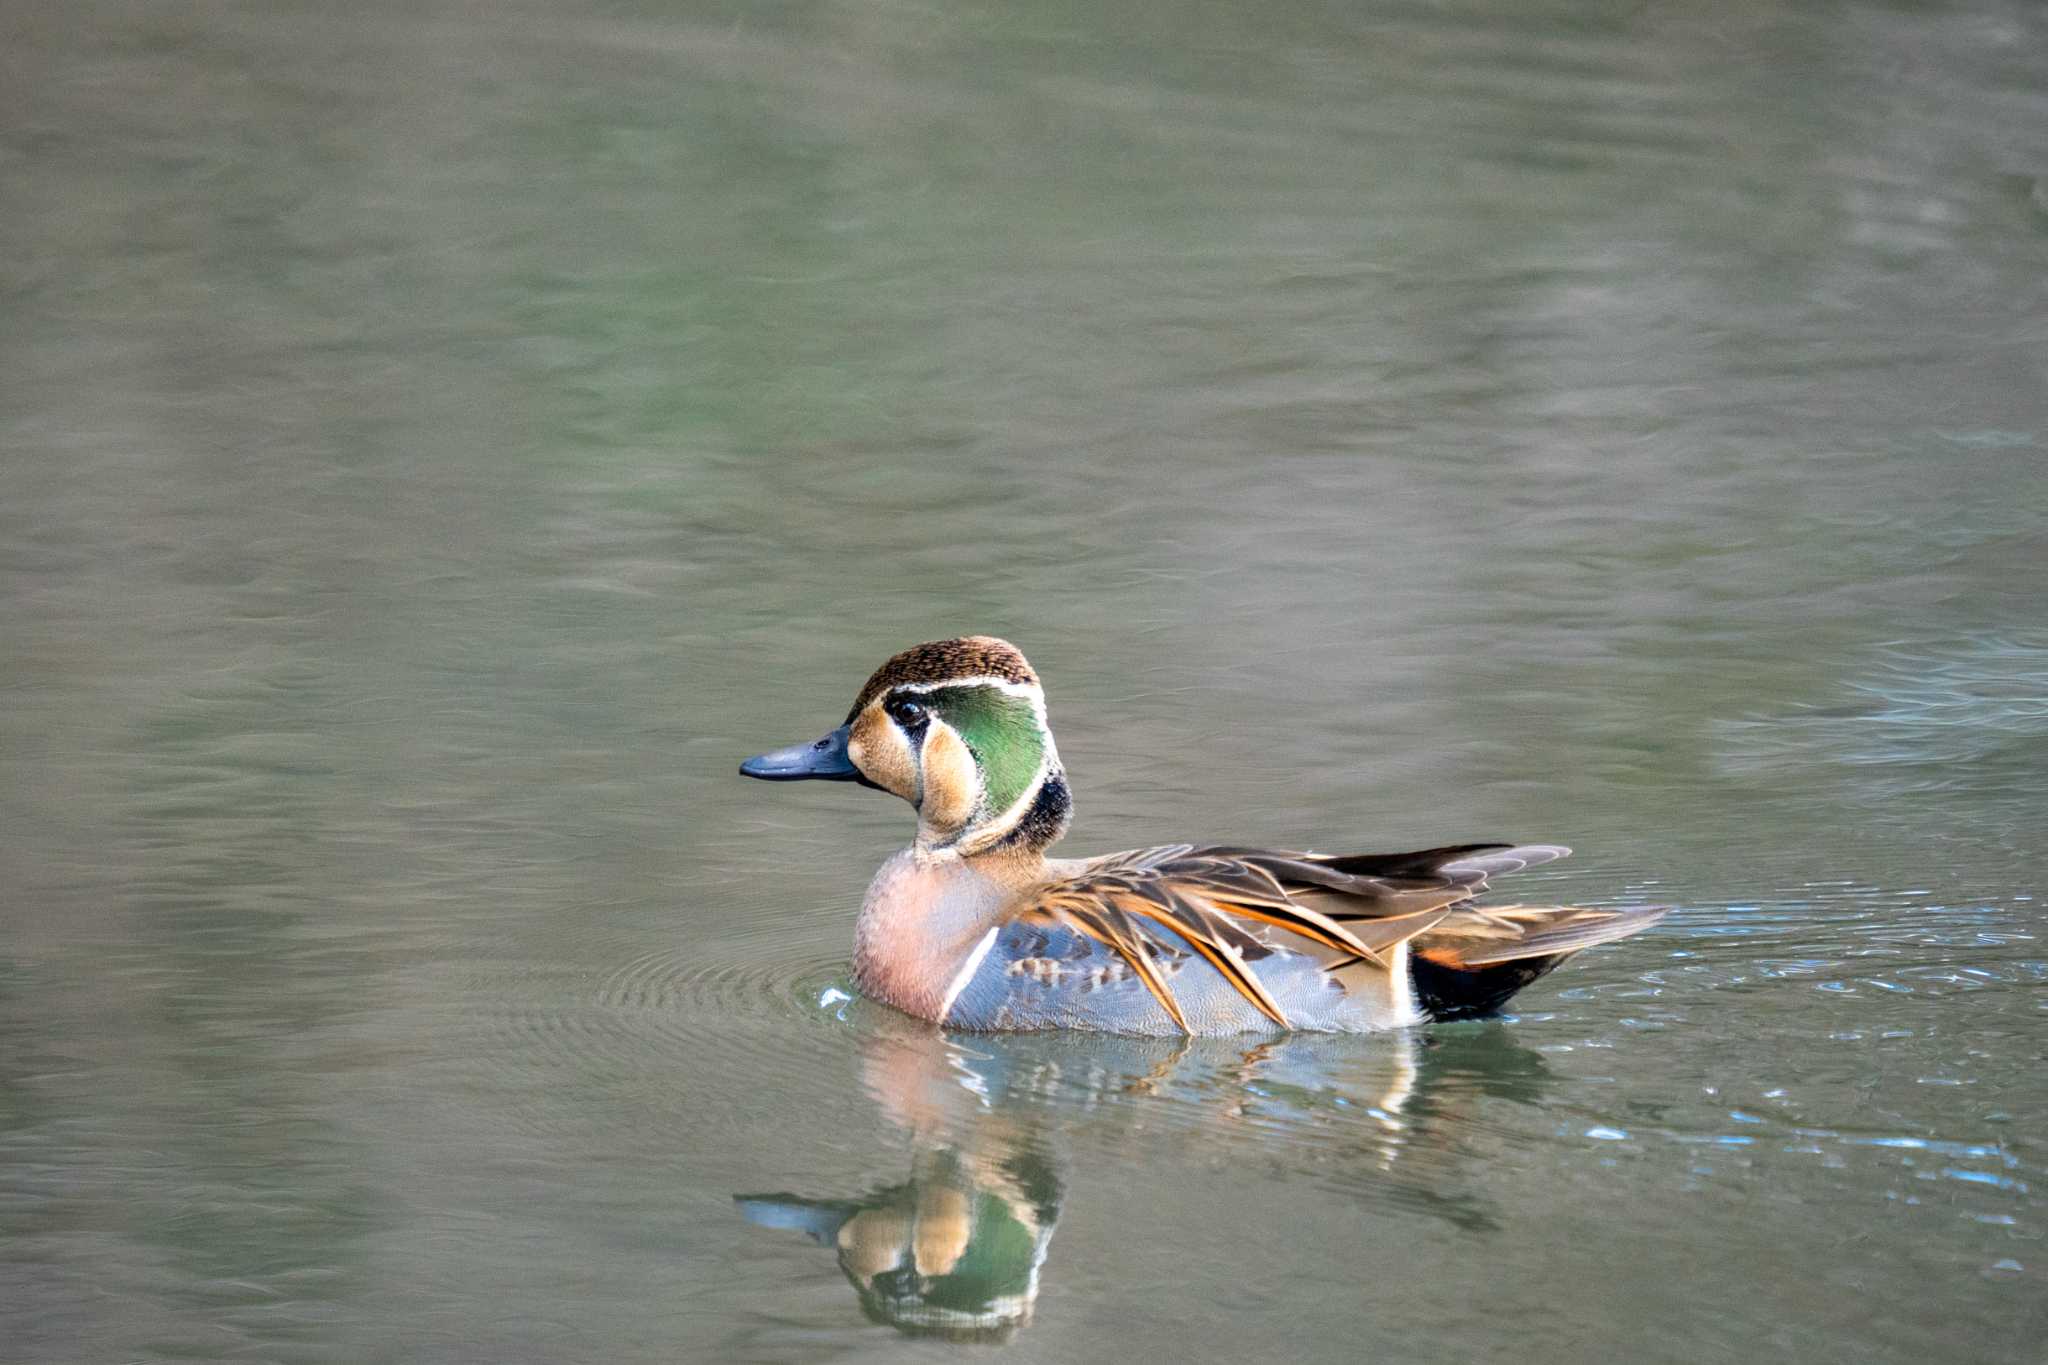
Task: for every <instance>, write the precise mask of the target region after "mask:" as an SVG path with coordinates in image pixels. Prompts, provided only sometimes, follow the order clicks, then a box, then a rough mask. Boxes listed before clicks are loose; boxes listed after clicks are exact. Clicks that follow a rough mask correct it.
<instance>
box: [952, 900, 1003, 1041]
mask: <svg viewBox="0 0 2048 1365" xmlns="http://www.w3.org/2000/svg"><path fill="white" fill-rule="evenodd" d="M1001 928H1002V926H1001V925H1000V924H999V925H997V926H996V927H995V928H994V929H991V930H989V931H988V932H987V933H985V934H983V935H982V936H981V942H979V943H977V944H975V945H974V951H973V952H971V953H969V954H968V955H967V961H966V962H964V963H962V964H961V967H960V970H959V972H958V973H956V974H955V975H954V977H953V984H952V985H950V986H948V987H946V998H945V999H944V1000H943V1001H941V1002H940V1003H939V1022H940V1023H942V1024H943V1023H945V1022H946V1016H947V1015H949V1014H951V1013H952V1012H953V1002H954V1001H956V1000H958V999H959V998H960V992H962V991H964V990H966V989H967V983H968V982H970V981H972V980H974V974H975V972H976V971H978V970H980V968H981V964H982V961H983V960H984V959H985V958H987V957H988V950H989V949H991V948H993V947H995V946H996V934H997V932H998V931H999V930H1000V929H1001Z"/></svg>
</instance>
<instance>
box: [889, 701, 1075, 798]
mask: <svg viewBox="0 0 2048 1365" xmlns="http://www.w3.org/2000/svg"><path fill="white" fill-rule="evenodd" d="M920 700H922V701H923V702H924V704H925V705H926V706H928V707H930V708H931V710H932V711H934V712H935V713H937V714H938V716H939V717H940V718H941V719H943V720H944V721H945V722H946V724H948V725H950V726H952V727H953V730H954V733H956V734H958V735H959V736H960V738H961V739H962V740H963V741H965V743H966V745H967V748H968V749H969V751H970V752H972V753H973V755H974V761H975V763H976V764H978V765H979V766H980V768H981V782H982V790H983V791H985V792H986V793H987V794H988V808H989V810H990V811H991V812H995V811H1003V810H1008V809H1009V808H1010V807H1011V806H1012V805H1014V804H1015V803H1016V801H1017V799H1018V798H1019V797H1021V796H1023V795H1024V793H1025V792H1026V791H1028V790H1030V788H1031V782H1032V779H1033V778H1035V777H1037V776H1038V765H1039V764H1040V763H1041V762H1043V761H1044V758H1045V734H1044V732H1043V731H1042V730H1040V729H1039V727H1038V712H1037V709H1036V708H1035V707H1033V706H1032V704H1031V700H1030V698H1028V697H1017V696H1012V695H1011V694H1009V693H1007V692H1004V691H1002V690H1001V689H1000V688H994V687H985V686H967V687H940V688H935V689H933V690H932V691H931V692H928V693H926V694H924V696H923V697H921V698H920Z"/></svg>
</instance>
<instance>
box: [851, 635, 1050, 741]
mask: <svg viewBox="0 0 2048 1365" xmlns="http://www.w3.org/2000/svg"><path fill="white" fill-rule="evenodd" d="M948 678H1001V679H1003V680H1004V681H1006V682H1013V683H1029V684H1031V685H1032V686H1034V687H1035V686H1037V684H1038V675H1037V674H1036V673H1033V672H1032V671H1031V665H1030V664H1028V663H1026V662H1025V661H1024V655H1023V654H1022V653H1021V652H1019V650H1018V649H1017V646H1015V645H1013V644H1011V643H1010V642H1009V641H1008V640H998V639H996V638H995V637H994V636H993V635H967V636H963V637H962V638H960V639H958V640H931V641H928V642H926V643H925V644H921V645H912V646H911V647H910V648H909V649H906V650H904V651H903V652H902V653H901V654H898V655H897V656H896V657H895V658H893V659H891V660H889V662H887V663H885V664H883V665H882V666H881V667H880V668H878V669H876V670H875V671H874V673H873V674H871V675H870V676H869V678H868V680H867V684H866V686H864V687H862V688H861V690H860V696H858V697H857V698H855V699H854V703H853V709H852V710H851V711H848V712H847V713H846V718H847V720H849V721H851V720H852V719H853V718H854V717H855V716H857V715H859V714H860V713H861V708H863V707H865V706H866V705H867V704H868V703H869V702H871V701H873V700H874V699H875V698H876V697H879V696H881V695H882V694H883V693H884V692H887V691H888V690H889V689H890V688H892V687H899V686H901V685H902V684H904V683H937V682H944V681H946V680H947V679H948Z"/></svg>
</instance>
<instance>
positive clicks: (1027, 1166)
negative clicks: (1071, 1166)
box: [736, 1021, 1062, 1341]
mask: <svg viewBox="0 0 2048 1365" xmlns="http://www.w3.org/2000/svg"><path fill="white" fill-rule="evenodd" d="M866 1043H867V1049H866V1056H865V1058H864V1059H863V1062H864V1065H863V1077H864V1080H865V1082H866V1085H867V1088H868V1090H869V1092H870V1093H871V1094H872V1095H873V1096H874V1097H875V1099H876V1101H877V1102H878V1103H879V1104H880V1105H881V1107H882V1110H883V1112H884V1113H885V1114H887V1115H888V1116H889V1118H890V1119H891V1120H892V1121H893V1122H894V1123H896V1124H897V1125H898V1126H900V1127H902V1128H904V1129H906V1130H907V1131H908V1132H909V1133H910V1135H911V1152H910V1176H909V1179H907V1180H905V1181H903V1182H902V1183H900V1184H892V1185H884V1186H881V1187H879V1188H877V1189H874V1190H871V1191H869V1192H868V1193H867V1194H865V1195H863V1196H861V1197H859V1198H855V1199H809V1198H804V1197H801V1196H798V1195H790V1194H755V1195H748V1194H743V1195H738V1196H736V1200H737V1202H738V1204H739V1208H740V1212H741V1213H742V1214H744V1215H745V1216H746V1217H747V1219H748V1220H749V1221H751V1222H753V1223H756V1224H759V1225H760V1226H762V1227H772V1228H790V1229H794V1230H797V1231H800V1232H804V1233H807V1234H809V1235H810V1237H811V1238H812V1240H814V1241H816V1242H818V1243H819V1244H820V1245H822V1246H829V1247H832V1248H834V1249H835V1250H836V1251H837V1252H838V1254H839V1268H840V1270H842V1271H843V1272H845V1275H846V1278H847V1280H848V1281H850V1282H851V1283H852V1285H853V1290H854V1293H855V1294H856V1295H857V1296H858V1297H859V1299H860V1306H861V1310H862V1311H863V1312H864V1313H866V1314H867V1316H868V1317H869V1318H870V1319H872V1320H873V1321H875V1322H881V1323H887V1324H889V1325H890V1326H892V1327H895V1328H897V1329H899V1330H901V1331H903V1332H906V1333H909V1334H911V1335H915V1336H938V1337H945V1338H949V1339H953V1340H961V1341H1002V1340H1007V1339H1008V1338H1009V1337H1010V1336H1011V1335H1012V1334H1014V1333H1015V1332H1016V1330H1017V1329H1018V1328H1019V1327H1021V1326H1023V1325H1024V1324H1025V1323H1027V1322H1029V1321H1030V1318H1031V1310H1032V1305H1033V1304H1034V1303H1035V1302H1036V1300H1037V1298H1038V1272H1039V1267H1040V1266H1042V1265H1043V1264H1044V1263H1045V1253H1046V1247H1047V1246H1048V1244H1049V1243H1050V1242H1051V1241H1052V1234H1053V1227H1054V1225H1055V1224H1056V1223H1057V1222H1058V1221H1059V1213H1060V1200H1061V1197H1062V1188H1061V1183H1060V1178H1059V1174H1058V1170H1057V1168H1056V1166H1055V1164H1054V1162H1053V1160H1052V1158H1051V1155H1050V1151H1049V1149H1048V1148H1047V1147H1046V1145H1045V1143H1044V1141H1043V1134H1042V1133H1041V1132H1040V1131H1039V1129H1038V1126H1037V1125H1036V1124H1035V1123H1033V1122H1032V1121H1031V1120H1032V1117H1033V1114H1032V1111H1031V1110H1029V1109H1019V1108H1015V1107H1012V1106H1007V1105H1004V1106H995V1105H992V1104H990V1103H989V1102H988V1101H989V1100H990V1098H991V1096H992V1095H996V1094H999V1093H1000V1092H1001V1090H1002V1088H1003V1086H1004V1079H1005V1078H1004V1075H1003V1073H1002V1071H1001V1070H1000V1069H994V1068H988V1067H987V1066H986V1062H987V1061H988V1060H990V1059H988V1058H987V1057H985V1056H983V1055H981V1054H978V1053H977V1052H975V1051H973V1050H970V1049H968V1048H965V1047H961V1046H959V1045H957V1044H955V1043H953V1042H950V1041H948V1040H947V1039H946V1038H945V1037H944V1036H943V1035H940V1034H938V1033H937V1032H935V1031H925V1030H917V1029H912V1028H909V1027H903V1026H896V1025H894V1024H893V1021H892V1022H891V1024H889V1025H887V1026H885V1027H884V1030H883V1031H882V1032H881V1033H880V1034H877V1035H871V1036H870V1037H869V1038H868V1039H866ZM977 1062H981V1063H983V1064H984V1065H983V1068H982V1069H979V1070H977V1069H976V1065H975V1064H976V1063H977ZM992 1087H993V1088H992Z"/></svg>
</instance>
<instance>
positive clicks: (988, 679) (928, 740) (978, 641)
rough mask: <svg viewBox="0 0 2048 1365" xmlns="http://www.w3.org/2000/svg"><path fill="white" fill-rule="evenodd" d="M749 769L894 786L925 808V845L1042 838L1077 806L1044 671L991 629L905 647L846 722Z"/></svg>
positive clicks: (745, 766)
mask: <svg viewBox="0 0 2048 1365" xmlns="http://www.w3.org/2000/svg"><path fill="white" fill-rule="evenodd" d="M740 771H741V772H742V773H744V774H745V775H746V776H748V777H759V778H763V779H765V780H767V781H771V782H794V781H799V780H802V779H805V778H815V779H823V780H827V781H841V782H860V783H863V784H865V785H867V786H871V787H879V788H881V789H882V790H883V791H886V792H892V793H894V794H895V795H897V796H900V797H902V798H903V799H904V800H905V801H908V802H909V803H910V804H911V805H912V806H914V807H916V808H917V846H918V847H919V848H920V849H923V850H925V851H926V852H931V853H957V854H960V855H962V856H971V855H974V854H977V853H985V852H988V851H989V850H991V849H995V848H998V847H1001V848H1008V847H1012V846H1015V847H1019V848H1035V849H1042V848H1044V847H1045V846H1046V845H1048V844H1050V843H1052V842H1053V841H1054V840H1055V839H1057V838H1059V837H1060V835H1062V834H1064V833H1065V832H1066V828H1067V821H1068V818H1069V816H1070V815H1071V813H1072V809H1073V801H1072V798H1071V797H1070V796H1069V794H1068V792H1067V781H1066V774H1065V773H1064V772H1063V771H1062V770H1061V768H1060V756H1059V751H1058V750H1057V749H1055V748H1054V747H1053V742H1052V731H1051V730H1050V729H1049V728H1048V727H1047V726H1046V723H1045V693H1044V692H1043V691H1041V690H1040V688H1039V686H1038V675H1037V674H1036V673H1033V672H1032V671H1031V665H1030V664H1029V663H1027V662H1025V659H1024V656H1023V654H1022V653H1020V652H1019V651H1018V649H1017V647H1016V646H1015V645H1013V644H1011V643H1009V642H1008V641H1007V640H998V639H995V638H993V637H992V636H987V635H969V636H966V637H964V638H962V639H958V640H934V641H931V642H930V643H928V644H922V645H917V646H915V647H913V648H911V649H906V650H904V651H903V652H902V653H901V654H898V655H897V656H896V657H895V658H893V659H891V660H889V662H887V663H885V664H883V665H882V666H881V667H880V668H878V669H876V670H875V671H874V673H873V675H872V676H870V677H869V678H868V680H867V683H866V685H865V686H863V687H862V688H861V690H860V695H859V696H857V697H856V698H854V702H853V709H852V710H851V711H849V712H847V713H846V723H845V724H844V725H841V726H840V727H839V728H838V729H836V730H834V731H832V732H831V733H830V734H828V735H826V736H825V737H824V738H823V739H819V740H815V741H813V742H812V743H809V744H796V745H792V746H790V747H789V748H787V749H777V750H775V751H774V752H773V753H766V754H761V755H759V756H757V757H754V758H750V759H748V760H747V761H746V762H744V763H742V764H740Z"/></svg>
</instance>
